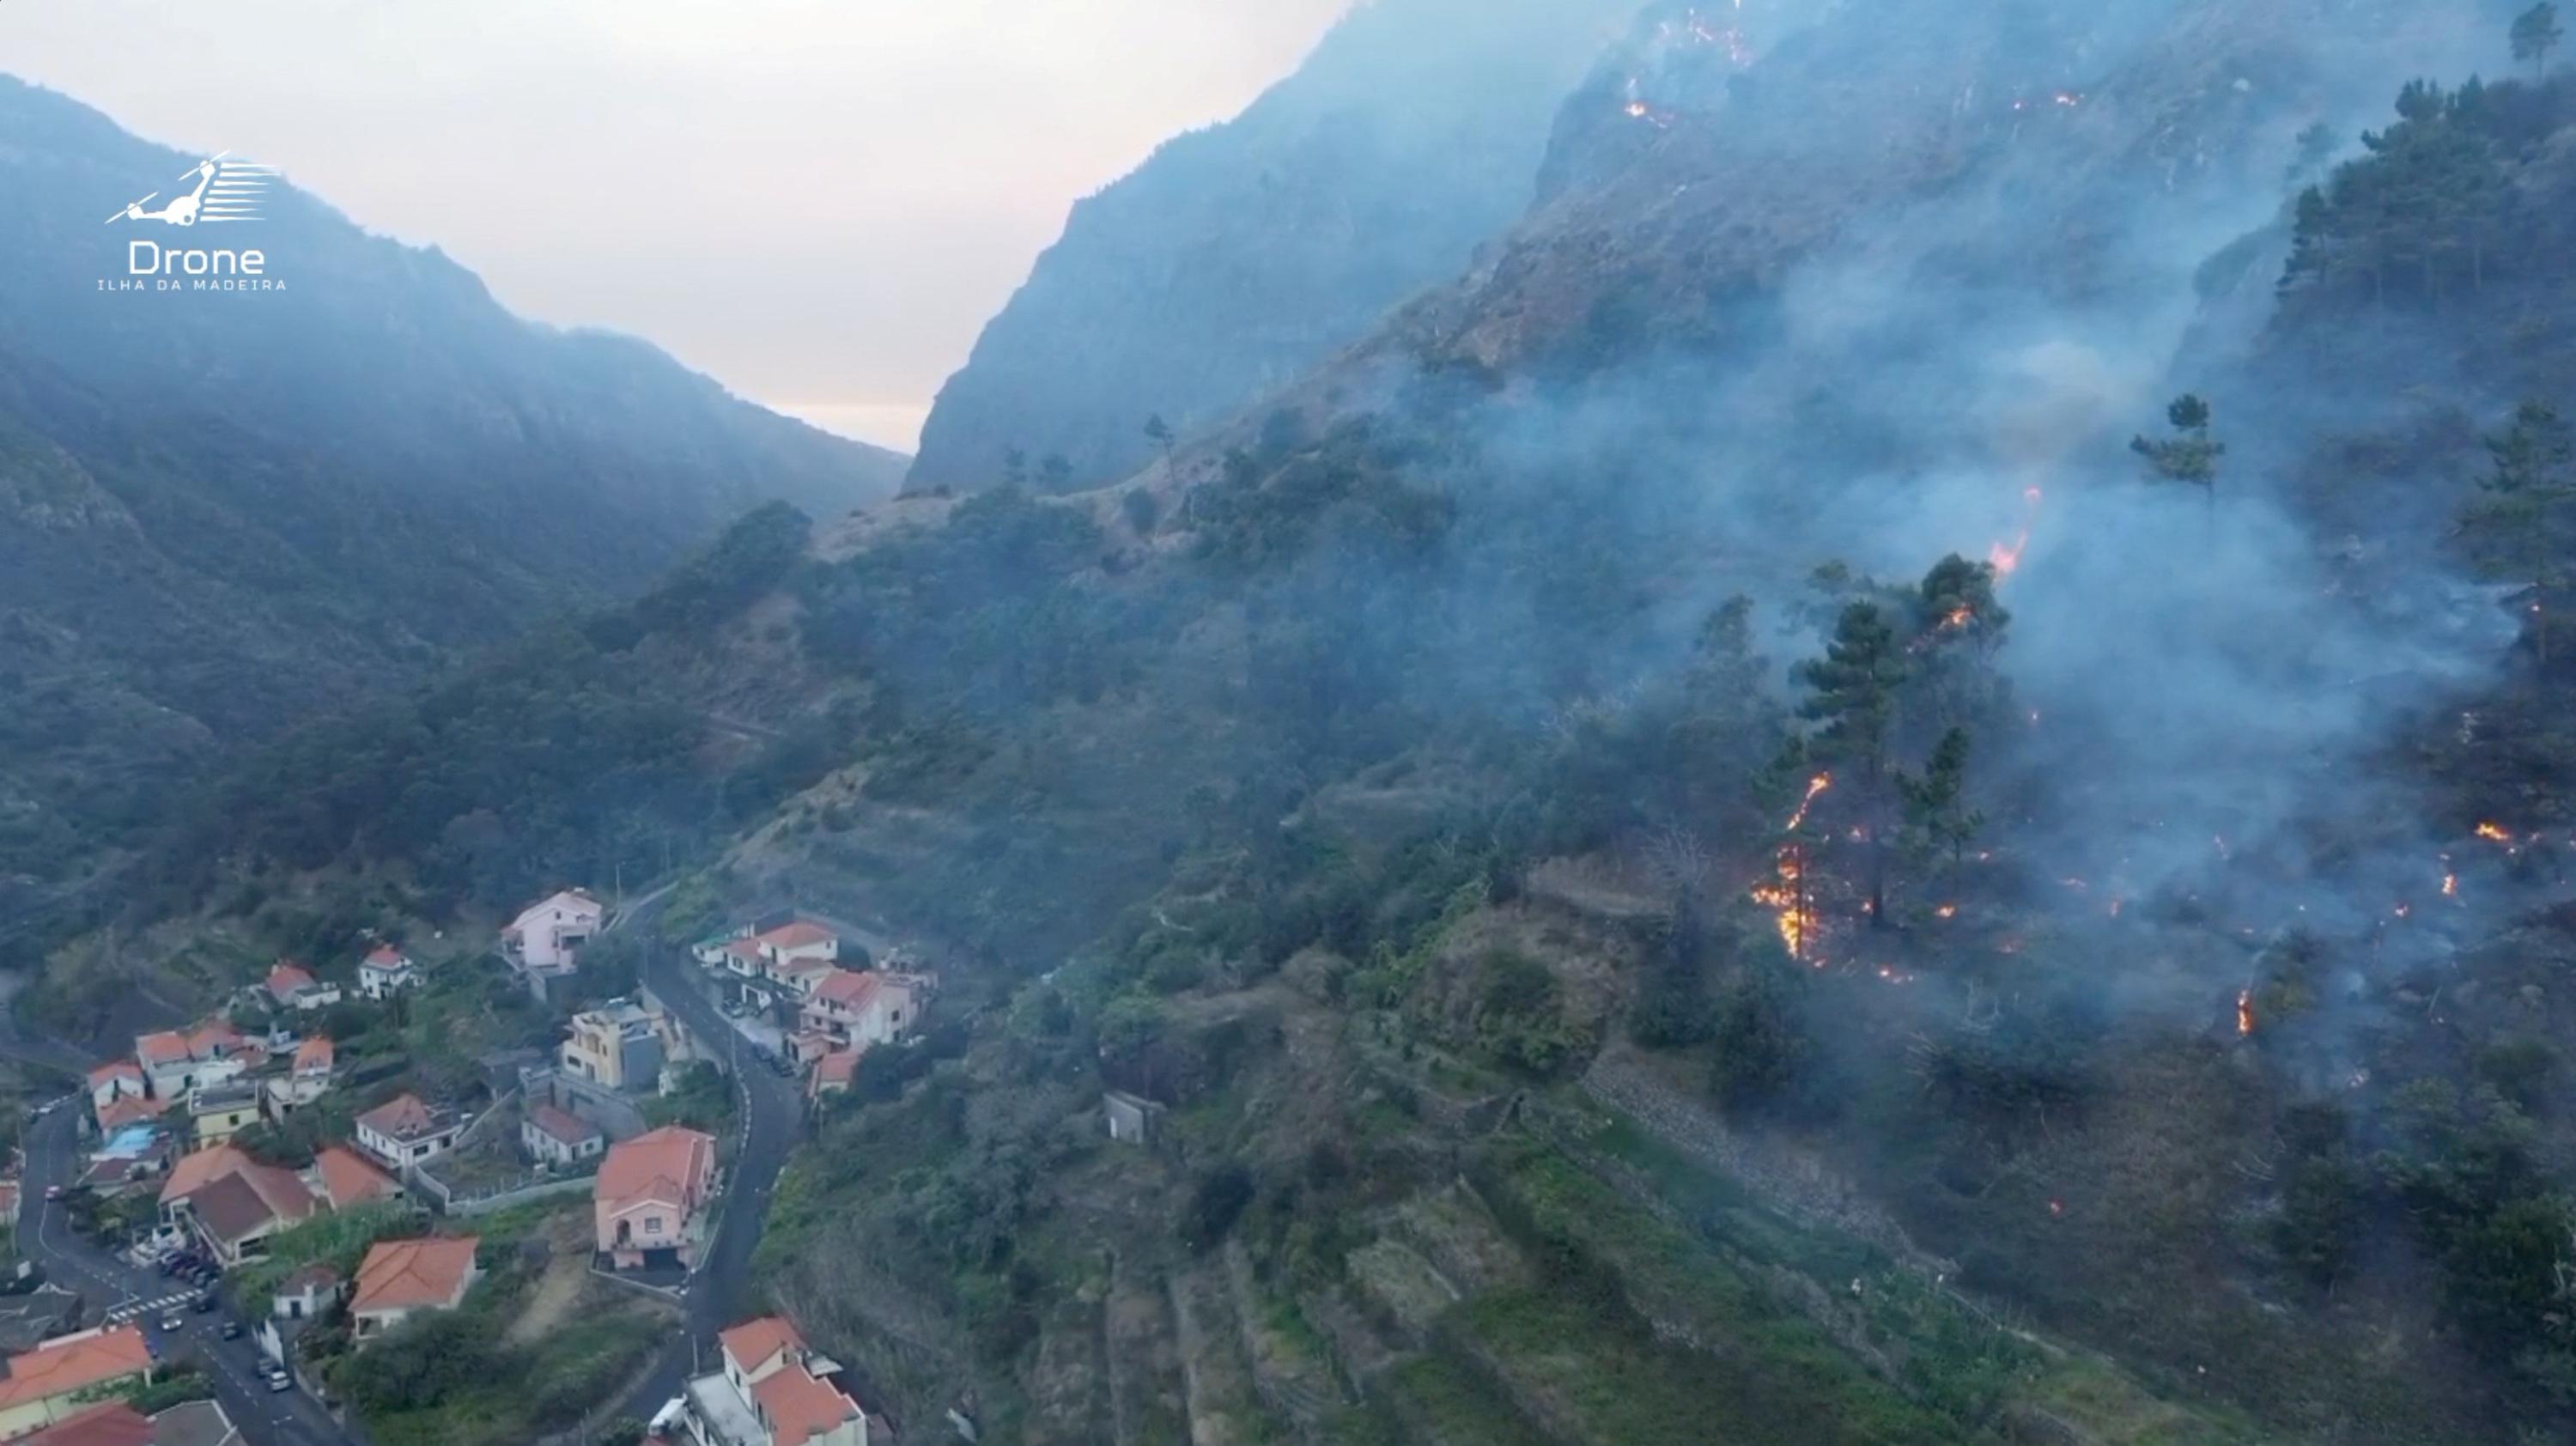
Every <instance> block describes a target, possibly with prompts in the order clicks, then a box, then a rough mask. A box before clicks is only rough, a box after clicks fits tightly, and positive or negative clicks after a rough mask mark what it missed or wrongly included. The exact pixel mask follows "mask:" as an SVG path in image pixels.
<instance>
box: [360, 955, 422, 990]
mask: <svg viewBox="0 0 2576 1446" xmlns="http://www.w3.org/2000/svg"><path fill="white" fill-rule="evenodd" d="M419 987H420V966H419V965H416V964H414V963H412V961H411V956H410V955H408V954H405V953H404V952H403V951H401V950H400V949H397V948H395V947H394V946H393V945H391V944H378V945H377V946H376V947H375V948H373V949H370V950H368V951H367V957H366V958H364V959H361V960H359V961H358V992H359V993H361V994H363V995H365V996H367V997H368V998H369V999H378V1000H381V999H390V998H392V997H393V996H394V995H396V994H399V993H401V992H402V991H403V990H406V989H417V988H419Z"/></svg>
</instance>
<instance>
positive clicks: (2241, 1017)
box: [2236, 989, 2254, 1035]
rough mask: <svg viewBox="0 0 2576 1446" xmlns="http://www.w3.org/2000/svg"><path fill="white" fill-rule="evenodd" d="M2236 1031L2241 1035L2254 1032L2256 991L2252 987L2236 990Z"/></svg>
mask: <svg viewBox="0 0 2576 1446" xmlns="http://www.w3.org/2000/svg"><path fill="white" fill-rule="evenodd" d="M2236 1032H2237V1033H2238V1034H2239V1035H2248V1034H2252V1033H2253V1032H2254V991H2253V990H2251V989H2239V990H2237V991H2236Z"/></svg>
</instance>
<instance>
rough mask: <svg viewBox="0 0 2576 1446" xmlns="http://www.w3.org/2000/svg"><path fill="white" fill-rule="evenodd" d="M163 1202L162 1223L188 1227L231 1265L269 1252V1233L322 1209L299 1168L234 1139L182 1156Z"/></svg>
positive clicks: (163, 1188)
mask: <svg viewBox="0 0 2576 1446" xmlns="http://www.w3.org/2000/svg"><path fill="white" fill-rule="evenodd" d="M160 1205H161V1219H162V1221H163V1223H165V1224H168V1225H174V1226H180V1227H183V1228H185V1229H187V1230H188V1231H189V1232H190V1233H191V1234H193V1235H195V1236H196V1237H197V1239H198V1240H199V1241H200V1242H202V1243H203V1244H204V1245H205V1247H206V1250H207V1253H208V1254H210V1255H212V1256H214V1257H215V1258H216V1259H217V1260H219V1261H221V1262H222V1263H223V1264H225V1265H226V1266H235V1265H239V1264H241V1263H242V1262H244V1261H246V1260H255V1259H257V1258H259V1257H260V1256H262V1255H265V1254H266V1253H267V1246H266V1243H265V1242H266V1241H267V1239H268V1237H270V1236H271V1235H274V1234H276V1233H277V1232H278V1231H280V1230H283V1229H285V1228H286V1227H288V1226H290V1225H293V1224H296V1223H297V1222H299V1221H303V1220H309V1219H311V1218H312V1217H313V1216H314V1215H316V1214H318V1213H320V1211H321V1209H322V1204H321V1202H320V1201H319V1200H317V1199H315V1198H314V1195H313V1192H312V1191H311V1190H310V1189H308V1188H306V1186H305V1184H304V1182H303V1180H301V1179H299V1178H298V1177H297V1176H296V1174H295V1172H293V1171H292V1170H285V1169H280V1168H279V1167H277V1166H275V1165H264V1164H261V1163H260V1162H259V1161H257V1160H255V1159H252V1158H251V1157H250V1155H248V1154H247V1153H245V1152H244V1151H242V1150H241V1149H240V1148H238V1147H236V1146H233V1145H229V1144H221V1145H215V1146H213V1147H211V1148H208V1149H203V1150H198V1151H196V1152H195V1153H193V1154H189V1155H186V1156H183V1157H181V1158H180V1160H179V1162H178V1163H177V1164H176V1165H174V1166H173V1167H171V1170H170V1177H169V1179H167V1180H165V1181H163V1182H162V1185H161V1200H160Z"/></svg>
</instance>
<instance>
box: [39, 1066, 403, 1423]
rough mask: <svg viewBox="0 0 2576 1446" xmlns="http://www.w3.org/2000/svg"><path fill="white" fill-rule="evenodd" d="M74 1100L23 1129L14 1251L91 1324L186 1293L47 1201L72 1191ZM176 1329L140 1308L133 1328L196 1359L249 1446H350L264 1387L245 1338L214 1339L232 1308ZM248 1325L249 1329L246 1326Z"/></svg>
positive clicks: (302, 1403) (321, 1419) (317, 1416)
mask: <svg viewBox="0 0 2576 1446" xmlns="http://www.w3.org/2000/svg"><path fill="white" fill-rule="evenodd" d="M79 1110H80V1101H79V1099H78V1097H74V1099H73V1100H72V1101H71V1102H70V1103H67V1104H64V1105H62V1106H60V1107H59V1108H57V1109H56V1110H55V1111H54V1112H53V1113H52V1114H50V1115H47V1116H45V1117H44V1118H42V1119H40V1120H36V1121H35V1122H34V1123H33V1126H32V1128H30V1129H29V1130H28V1131H27V1194H28V1199H27V1200H26V1201H25V1203H24V1204H23V1206H22V1208H21V1210H20V1214H19V1219H18V1249H19V1251H20V1252H21V1253H22V1254H24V1255H25V1256H26V1257H27V1258H28V1259H30V1260H33V1261H35V1262H36V1263H37V1264H38V1265H39V1266H41V1267H43V1269H44V1272H45V1275H46V1276H47V1278H49V1279H51V1280H52V1281H54V1282H55V1283H56V1284H58V1285H61V1286H64V1287H66V1288H67V1289H71V1290H77V1291H79V1292H80V1293H81V1296H82V1298H83V1300H84V1301H85V1302H86V1303H87V1304H88V1306H89V1307H90V1315H91V1317H92V1319H94V1320H95V1319H99V1318H104V1317H105V1316H107V1315H108V1314H110V1313H111V1312H117V1311H120V1310H122V1311H127V1312H131V1311H132V1309H133V1308H134V1307H136V1306H141V1305H144V1304H147V1303H149V1302H154V1301H159V1300H162V1299H164V1298H165V1297H168V1296H171V1295H173V1294H177V1293H179V1292H181V1291H182V1290H184V1289H185V1287H184V1286H183V1285H182V1284H181V1283H180V1282H177V1281H174V1280H171V1279H168V1278H167V1277H164V1276H163V1275H161V1274H160V1273H159V1272H157V1271H151V1270H145V1269H143V1268H141V1267H139V1266H136V1265H133V1264H130V1263H129V1262H127V1261H126V1260H125V1259H124V1258H122V1257H121V1256H119V1255H117V1254H116V1253H115V1252H113V1251H109V1250H104V1249H101V1248H100V1247H98V1246H96V1245H94V1244H92V1243H90V1242H89V1241H87V1240H84V1239H82V1238H81V1237H80V1236H79V1235H77V1234H75V1233H74V1232H73V1230H72V1228H71V1222H70V1221H69V1220H68V1219H67V1218H65V1215H64V1211H63V1207H62V1206H60V1205H58V1204H56V1203H54V1202H53V1201H50V1200H47V1199H45V1198H44V1190H45V1187H46V1186H48V1185H68V1184H69V1183H71V1180H72V1177H73V1173H74V1171H75V1170H77V1169H78V1167H79V1163H80V1139H79V1123H80V1115H79ZM179 1313H180V1318H181V1321H182V1322H183V1323H182V1325H181V1328H180V1329H179V1331H178V1332H177V1333H176V1334H173V1335H164V1334H163V1333H162V1331H161V1317H162V1315H163V1314H164V1312H162V1311H159V1310H146V1311H144V1312H143V1313H142V1314H141V1315H140V1317H139V1318H138V1319H137V1321H136V1323H137V1324H139V1325H141V1326H142V1327H143V1331H144V1334H145V1335H146V1336H147V1337H149V1338H150V1339H151V1341H152V1346H153V1349H154V1350H155V1351H156V1352H158V1353H159V1355H160V1357H161V1359H163V1360H164V1361H171V1360H177V1359H180V1358H183V1357H188V1356H194V1357H195V1358H197V1359H198V1360H200V1361H202V1362H204V1363H205V1365H206V1367H207V1374H208V1375H209V1376H210V1377H211V1378H212V1379H213V1381H214V1383H215V1399H217V1400H219V1401H221V1402H222V1403H223V1407H224V1414H226V1415H228V1416H230V1417H232V1418H233V1425H234V1426H236V1427H237V1428H239V1429H240V1431H241V1434H242V1439H243V1440H244V1441H246V1442H248V1443H249V1446H356V1443H357V1442H358V1440H359V1438H358V1436H357V1435H356V1433H354V1432H352V1431H350V1430H348V1429H345V1428H343V1427H342V1426H341V1425H340V1424H339V1423H337V1422H335V1421H333V1420H332V1419H331V1417H330V1415H329V1413H327V1412H325V1411H324V1410H323V1409H322V1406H321V1403H319V1402H317V1401H315V1400H314V1399H313V1398H312V1397H310V1396H308V1395H306V1394H304V1393H303V1392H302V1391H276V1392H272V1391H270V1390H269V1389H268V1386H267V1384H266V1383H265V1382H263V1381H262V1380H261V1379H260V1374H259V1373H260V1368H261V1366H262V1365H263V1364H264V1363H263V1362H262V1361H261V1359H260V1355H259V1348H258V1347H257V1346H256V1345H254V1344H252V1342H251V1338H250V1335H249V1333H248V1332H247V1331H245V1332H244V1333H243V1335H242V1337H241V1339H239V1340H232V1341H228V1340H224V1339H222V1338H221V1337H220V1336H218V1335H217V1334H216V1331H217V1328H218V1327H219V1326H221V1325H222V1323H223V1321H224V1320H225V1318H226V1317H227V1316H229V1315H230V1314H231V1311H230V1309H229V1308H224V1309H217V1310H213V1311H208V1312H205V1313H203V1314H199V1313H197V1312H195V1311H190V1310H188V1309H187V1308H186V1307H185V1306H184V1305H183V1306H181V1307H179ZM244 1324H245V1325H248V1324H249V1322H244Z"/></svg>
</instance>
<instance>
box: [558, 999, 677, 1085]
mask: <svg viewBox="0 0 2576 1446" xmlns="http://www.w3.org/2000/svg"><path fill="white" fill-rule="evenodd" d="M676 1043H677V1041H676V1039H675V1038H674V1036H673V1033H672V1028H671V1021H670V1018H669V1016H667V1015H665V1014H663V1012H662V1011H661V1010H659V1009H656V1008H650V1007H647V1006H645V1005H641V1004H636V1003H633V1002H631V1001H628V1000H623V999H621V1000H617V1001H615V1002H613V1003H610V1004H607V1005H604V1006H602V1007H600V1008H598V1009H592V1010H586V1011H584V1012H582V1013H580V1014H576V1015H574V1016H573V1017H572V1033H571V1034H570V1036H568V1037H567V1038H566V1039H565V1040H564V1042H563V1067H564V1072H565V1073H566V1074H569V1075H571V1076H573V1077H574V1078H576V1079H582V1080H588V1081H589V1082H591V1083H592V1084H596V1085H604V1086H606V1087H607V1088H609V1089H613V1090H649V1089H653V1088H655V1087H656V1086H657V1085H658V1084H659V1083H660V1081H661V1078H662V1062H663V1060H665V1059H666V1058H668V1057H669V1055H670V1053H671V1052H672V1047H673V1046H674V1045H675V1044H676Z"/></svg>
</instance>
